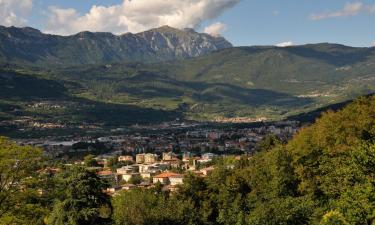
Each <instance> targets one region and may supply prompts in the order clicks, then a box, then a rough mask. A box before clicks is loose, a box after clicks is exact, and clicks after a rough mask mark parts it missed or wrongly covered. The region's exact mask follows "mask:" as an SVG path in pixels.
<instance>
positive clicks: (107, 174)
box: [97, 170, 117, 183]
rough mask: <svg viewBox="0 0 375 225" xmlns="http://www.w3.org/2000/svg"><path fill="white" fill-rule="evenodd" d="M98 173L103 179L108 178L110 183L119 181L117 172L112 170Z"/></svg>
mask: <svg viewBox="0 0 375 225" xmlns="http://www.w3.org/2000/svg"><path fill="white" fill-rule="evenodd" d="M97 174H98V176H99V177H100V178H101V179H103V180H106V181H108V182H110V183H112V182H117V174H116V173H113V172H112V171H110V170H103V171H99V172H98V173H97Z"/></svg>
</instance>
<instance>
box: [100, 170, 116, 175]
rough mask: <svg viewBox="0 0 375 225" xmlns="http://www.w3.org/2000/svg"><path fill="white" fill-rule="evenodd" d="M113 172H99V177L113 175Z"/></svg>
mask: <svg viewBox="0 0 375 225" xmlns="http://www.w3.org/2000/svg"><path fill="white" fill-rule="evenodd" d="M112 174H113V172H112V171H110V170H104V171H99V172H98V175H112Z"/></svg>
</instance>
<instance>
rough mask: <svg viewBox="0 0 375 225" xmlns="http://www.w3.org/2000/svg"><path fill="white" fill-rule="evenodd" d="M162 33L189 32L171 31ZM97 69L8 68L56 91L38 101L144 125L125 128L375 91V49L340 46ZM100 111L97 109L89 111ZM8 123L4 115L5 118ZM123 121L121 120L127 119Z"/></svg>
mask: <svg viewBox="0 0 375 225" xmlns="http://www.w3.org/2000/svg"><path fill="white" fill-rule="evenodd" d="M160 29H166V30H167V31H168V32H172V31H173V32H182V33H184V32H190V31H176V30H173V29H171V28H168V27H164V28H160ZM167 31H162V33H168V32H167ZM150 32H151V33H152V32H153V31H150ZM173 32H172V33H173ZM140 35H141V36H142V35H146V34H140ZM147 35H150V33H147ZM147 35H146V36H147ZM179 35H180V34H179ZM180 37H181V40H183V37H182V36H181V35H180ZM67 47H69V48H70V47H71V46H70V45H68V46H67ZM164 50H165V49H164ZM164 50H163V51H164ZM41 51H42V50H41ZM68 55H69V54H68ZM35 57H36V56H35ZM72 59H74V58H72ZM61 62H64V60H62V61H61ZM98 62H99V63H97V64H95V65H87V64H86V65H76V66H68V65H65V66H61V65H60V66H57V67H50V66H49V67H48V68H47V67H44V66H42V65H39V66H38V64H36V65H37V67H34V68H32V67H30V66H28V65H27V64H24V66H22V65H20V64H18V65H9V64H4V66H3V67H4V68H5V67H6V68H8V69H7V70H9V71H13V72H16V73H21V74H22V75H24V76H26V75H27V76H28V77H33V79H34V78H35V79H34V80H33V81H35V82H33V83H35V85H36V84H40V85H42V84H43V82H45V81H44V80H40V79H41V78H40V77H42V78H43V79H46V80H48V81H49V82H51V84H48V85H52V86H51V87H53V88H52V89H53V91H46V92H44V93H40V95H39V96H38V98H37V99H36V100H35V99H34V100H32V101H33V102H37V101H42V100H43V99H44V98H49V97H51V96H54V95H56V96H57V97H56V98H57V99H60V100H61V101H65V102H70V101H72V102H75V103H77V102H82V101H83V102H86V101H88V102H90V103H93V104H95V105H97V104H98V105H100V106H101V109H102V110H103V111H106V107H109V106H111V107H112V106H113V107H120V108H121V109H124V110H125V109H126V110H130V109H131V110H133V112H138V111H139V112H142V113H140V114H139V115H141V116H140V117H142V118H143V119H140V120H137V116H138V115H137V113H134V117H124V118H125V119H124V121H127V122H133V124H135V123H137V122H142V121H143V122H155V121H163V120H164V121H165V120H168V119H174V118H176V117H184V118H188V119H195V120H205V121H207V120H210V121H221V122H238V121H240V122H250V121H256V120H260V119H266V120H278V119H283V118H288V117H290V116H293V115H297V114H300V113H304V112H309V111H312V110H315V109H318V108H321V107H325V106H327V105H331V104H334V103H337V102H343V101H346V100H350V99H353V98H355V97H357V96H359V95H365V94H370V93H373V92H374V90H375V76H374V75H375V48H353V47H347V46H342V45H337V44H327V43H323V44H314V45H304V46H293V47H286V48H278V47H272V46H264V47H237V48H227V49H223V50H220V51H215V52H213V53H210V54H207V55H204V56H200V57H195V58H189V59H184V60H178V61H170V62H158V63H150V62H149V61H148V63H146V64H145V63H138V62H127V63H108V62H107V61H105V60H102V59H100V60H98ZM6 65H7V66H6ZM46 65H49V64H46ZM4 71H5V70H3V71H2V72H1V73H2V74H3V73H4ZM29 79H30V78H29ZM17 83H18V84H19V87H20V89H14V91H13V92H12V89H9V87H8V86H12V85H9V84H7V83H6V82H5V81H4V82H2V83H1V84H0V85H1V87H3V90H2V92H0V93H2V98H3V99H8V98H9V99H8V100H7V101H5V102H3V104H4V106H3V107H4V108H7V107H8V106H9V105H13V104H16V105H17V104H18V101H20V99H21V100H22V98H18V100H17V99H16V98H10V97H12V96H11V95H14V97H17V96H18V95H21V94H22V92H23V91H25V90H22V89H23V87H26V86H27V85H25V83H22V82H21V81H20V82H17ZM53 85H55V86H53ZM13 86H14V85H13ZM34 89H43V88H39V87H38V88H34ZM7 90H8V92H7ZM46 90H48V89H46ZM59 90H60V91H59ZM4 91H5V92H6V93H3V92H4ZM58 91H59V92H58ZM56 92H58V93H56ZM30 93H31V92H30ZM36 93H39V92H36ZM30 96H32V95H30ZM66 99H68V100H66ZM73 105H74V104H73ZM76 105H77V104H76ZM76 105H74V106H73V107H71V109H72V110H66V111H64V112H60V116H59V117H64V115H65V114H67V115H74V114H75V113H77V112H76V111H74V110H75V109H76V108H77V107H76ZM78 105H79V104H78ZM82 105H83V106H85V105H86V104H82ZM26 108H27V107H26ZM78 108H80V107H78ZM25 110H26V111H27V110H30V109H25ZM96 110H98V109H97V108H93V109H92V110H90V112H93V111H96ZM108 110H118V109H117V108H115V109H114V108H110V109H108ZM131 110H130V111H131ZM119 112H123V111H121V110H120V111H119ZM147 113H156V114H155V115H159V116H158V117H154V116H153V115H146V114H147ZM157 113H160V114H157ZM120 114H123V113H120ZM125 114H126V113H125ZM98 115H99V116H97V117H90V118H91V120H90V121H95V120H98V121H102V122H103V120H101V116H105V115H106V114H105V113H104V114H100V113H99V114H98ZM130 115H133V114H131V113H130ZM164 115H165V116H164ZM7 116H8V115H6V114H4V113H3V114H2V117H7ZM68 118H70V117H69V116H68ZM116 118H118V120H121V116H119V117H116ZM152 118H157V120H154V119H152ZM80 120H81V121H88V120H87V118H86V119H85V118H81V117H80V118H76V119H75V120H74V121H80ZM109 120H110V119H109ZM118 120H115V121H118ZM104 122H106V123H107V122H108V120H106V121H104ZM112 124H115V122H113V123H112ZM121 124H124V123H121Z"/></svg>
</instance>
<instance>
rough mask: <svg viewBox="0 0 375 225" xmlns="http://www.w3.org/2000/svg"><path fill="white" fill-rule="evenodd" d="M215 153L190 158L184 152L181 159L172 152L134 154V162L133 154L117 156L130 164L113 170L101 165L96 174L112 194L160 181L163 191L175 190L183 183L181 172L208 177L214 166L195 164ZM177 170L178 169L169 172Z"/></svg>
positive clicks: (145, 186)
mask: <svg viewBox="0 0 375 225" xmlns="http://www.w3.org/2000/svg"><path fill="white" fill-rule="evenodd" d="M215 157H216V156H215V155H214V154H211V153H208V154H204V155H202V156H201V157H192V156H191V155H190V154H184V156H183V158H182V160H180V159H179V158H177V155H176V154H174V153H173V152H166V153H163V154H162V157H161V159H160V160H159V156H158V155H157V154H152V153H142V154H137V155H136V157H135V161H134V160H133V157H132V156H118V162H127V163H129V164H130V165H126V166H121V167H119V168H117V169H116V170H115V171H114V170H111V169H109V168H106V167H103V168H102V169H100V170H99V171H98V172H97V174H98V176H99V177H100V178H102V179H104V180H106V181H108V182H109V183H110V184H112V187H111V188H109V189H108V192H109V193H111V194H114V193H116V192H117V191H119V190H129V189H132V188H137V187H138V188H148V187H152V186H154V185H156V184H161V185H162V186H163V190H168V191H174V190H176V188H177V187H178V185H181V184H183V181H184V173H186V172H188V171H189V172H192V173H195V174H196V175H199V176H203V177H204V176H207V175H209V174H210V173H211V172H212V171H213V169H214V168H213V167H212V166H211V167H205V166H202V168H199V167H198V166H197V165H206V164H205V163H208V162H211V161H212V160H213V159H214V158H215ZM172 171H179V172H172Z"/></svg>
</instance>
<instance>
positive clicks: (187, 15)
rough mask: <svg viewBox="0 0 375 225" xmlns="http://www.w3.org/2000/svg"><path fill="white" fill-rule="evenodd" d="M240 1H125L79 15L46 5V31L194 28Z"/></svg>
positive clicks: (98, 7) (94, 7)
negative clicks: (167, 27) (166, 26)
mask: <svg viewBox="0 0 375 225" xmlns="http://www.w3.org/2000/svg"><path fill="white" fill-rule="evenodd" d="M240 1H241V0H184V1H181V0H152V1H150V0H131V1H130V0H124V1H123V2H122V3H121V4H118V5H113V6H108V7H105V6H98V5H94V6H92V8H91V9H90V11H89V12H88V13H86V14H84V15H81V14H80V13H79V12H78V11H77V10H75V9H73V8H70V9H66V8H59V7H56V6H54V7H50V8H49V19H48V23H47V24H46V27H45V31H46V32H49V33H55V34H62V35H67V34H73V33H77V32H79V31H82V30H90V31H108V32H113V33H116V34H120V33H125V32H134V33H135V32H140V31H144V30H147V29H150V28H154V27H159V26H162V25H169V26H172V27H176V28H196V27H197V26H199V25H200V24H201V23H202V22H203V21H206V20H209V19H213V18H215V17H217V16H219V15H220V14H221V13H223V12H224V11H225V10H226V9H229V8H231V7H233V6H234V5H236V4H237V3H239V2H240Z"/></svg>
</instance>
